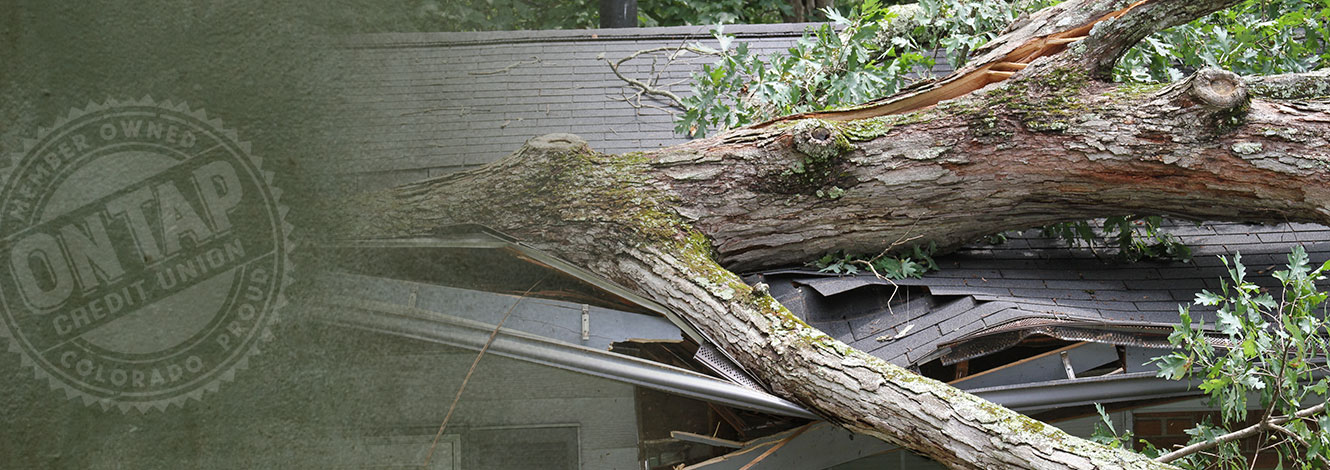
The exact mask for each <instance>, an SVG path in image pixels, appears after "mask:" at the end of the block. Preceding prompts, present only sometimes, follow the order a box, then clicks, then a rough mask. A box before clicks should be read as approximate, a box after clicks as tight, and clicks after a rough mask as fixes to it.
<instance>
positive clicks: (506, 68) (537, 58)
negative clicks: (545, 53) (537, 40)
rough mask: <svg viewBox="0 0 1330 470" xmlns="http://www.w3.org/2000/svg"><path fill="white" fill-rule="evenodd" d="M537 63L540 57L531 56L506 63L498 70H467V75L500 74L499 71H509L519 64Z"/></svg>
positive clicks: (519, 65)
mask: <svg viewBox="0 0 1330 470" xmlns="http://www.w3.org/2000/svg"><path fill="white" fill-rule="evenodd" d="M539 63H540V57H536V56H531V60H519V61H517V62H513V63H511V64H508V66H507V67H504V68H501V69H498V70H489V71H485V72H467V74H468V75H498V74H501V73H504V72H507V71H509V70H512V69H514V68H517V67H521V66H523V65H527V64H539Z"/></svg>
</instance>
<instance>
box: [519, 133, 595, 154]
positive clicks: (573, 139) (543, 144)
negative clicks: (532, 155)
mask: <svg viewBox="0 0 1330 470" xmlns="http://www.w3.org/2000/svg"><path fill="white" fill-rule="evenodd" d="M526 147H528V148H531V149H533V150H539V151H546V152H567V151H576V150H582V149H586V148H589V145H588V144H587V142H586V139H583V138H581V137H579V136H577V135H576V134H561V133H560V134H545V135H540V136H536V137H532V138H531V139H530V140H527V141H526Z"/></svg>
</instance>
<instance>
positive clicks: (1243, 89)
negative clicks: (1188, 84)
mask: <svg viewBox="0 0 1330 470" xmlns="http://www.w3.org/2000/svg"><path fill="white" fill-rule="evenodd" d="M1191 95H1192V96H1193V97H1195V98H1196V100H1197V101H1199V102H1201V104H1204V105H1206V106H1209V107H1212V108H1218V109H1230V108H1234V107H1237V106H1240V105H1242V104H1243V103H1246V102H1247V83H1246V82H1245V81H1243V80H1242V77H1239V76H1238V74H1235V73H1233V72H1229V71H1227V70H1220V69H1214V68H1209V69H1203V70H1201V71H1199V72H1196V76H1195V78H1194V79H1193V80H1192V88H1191Z"/></svg>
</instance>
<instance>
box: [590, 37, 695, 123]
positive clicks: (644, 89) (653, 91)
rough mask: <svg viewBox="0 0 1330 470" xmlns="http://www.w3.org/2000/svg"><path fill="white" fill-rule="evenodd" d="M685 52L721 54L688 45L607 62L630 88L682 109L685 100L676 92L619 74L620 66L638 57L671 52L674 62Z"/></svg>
mask: <svg viewBox="0 0 1330 470" xmlns="http://www.w3.org/2000/svg"><path fill="white" fill-rule="evenodd" d="M684 51H687V52H692V53H694V54H697V55H717V54H718V53H719V52H718V51H714V50H710V49H703V48H700V47H694V46H688V45H680V46H677V47H656V48H651V49H643V50H640V51H636V52H633V53H632V54H628V55H627V56H624V57H623V58H620V59H619V60H614V61H612V60H609V59H605V62H607V63H609V65H610V70H611V71H613V72H614V76H616V77H619V80H623V81H624V83H627V84H628V85H629V86H631V87H633V88H636V89H638V91H639V92H641V93H644V94H647V95H651V96H659V97H662V98H666V99H668V100H670V102H671V104H672V105H673V106H675V107H677V108H680V109H682V108H683V107H684V105H683V99H682V98H680V97H679V95H676V94H674V92H672V91H669V90H666V89H664V88H657V87H654V86H652V85H651V84H648V83H647V82H643V81H641V80H637V79H634V78H629V77H627V76H624V74H623V73H621V72H619V66H620V65H623V63H624V62H627V61H630V60H633V59H635V58H637V57H640V56H643V55H646V54H652V53H656V52H670V55H669V56H668V57H669V61H670V62H674V60H675V59H676V58H678V56H679V54H680V53H682V52H684ZM653 78H654V77H653Z"/></svg>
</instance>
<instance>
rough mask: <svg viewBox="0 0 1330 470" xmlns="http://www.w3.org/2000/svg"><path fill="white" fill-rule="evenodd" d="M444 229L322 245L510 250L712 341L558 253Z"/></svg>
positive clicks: (732, 367) (493, 234) (727, 358)
mask: <svg viewBox="0 0 1330 470" xmlns="http://www.w3.org/2000/svg"><path fill="white" fill-rule="evenodd" d="M445 230H452V231H454V232H456V233H457V235H453V234H449V236H450V237H452V238H400V239H373V240H348V241H341V242H336V243H331V244H328V245H326V246H329V247H343V248H345V247H351V248H408V249H409V248H487V249H510V250H514V251H516V252H518V253H519V254H520V255H522V256H526V257H528V258H530V259H531V260H534V261H535V262H537V263H541V264H544V265H546V266H549V267H550V268H552V269H555V270H558V271H560V272H563V273H565V274H567V275H569V276H572V277H573V278H576V279H577V280H579V281H582V282H585V283H587V284H589V285H592V286H595V287H596V288H599V289H602V290H604V291H606V292H609V293H610V294H613V295H616V296H619V297H620V298H622V299H624V300H627V301H629V302H632V303H634V304H637V305H638V306H641V307H642V308H644V309H646V310H648V311H651V312H653V313H656V314H658V315H660V316H663V317H665V319H667V320H669V321H670V323H673V324H674V326H676V327H678V328H679V330H681V331H683V333H684V335H686V336H688V338H689V339H691V340H692V341H693V342H694V343H697V344H698V345H699V346H701V345H707V344H711V345H715V344H716V342H715V341H712V340H711V338H709V337H707V336H706V334H705V333H703V332H701V331H700V330H698V329H697V328H696V327H694V326H693V324H692V323H690V322H689V321H688V320H686V319H684V318H683V317H681V316H679V315H678V314H676V313H675V312H674V311H672V310H670V309H669V308H668V307H666V306H664V305H661V304H660V303H657V302H656V301H654V300H651V299H648V298H646V297H644V296H642V295H641V294H638V293H636V292H633V291H631V290H628V289H625V288H623V287H622V286H620V285H618V284H615V283H613V282H609V281H607V280H605V279H604V278H602V277H600V276H598V275H596V274H594V273H592V272H590V271H587V270H585V269H582V268H581V267H580V266H577V265H575V264H573V263H570V262H567V261H564V260H562V259H559V258H558V257H555V256H553V255H550V254H548V253H545V252H544V251H542V250H539V249H537V248H533V247H530V246H527V245H525V244H522V243H520V242H518V241H516V240H515V239H513V238H512V237H509V236H507V235H505V234H503V233H502V232H498V231H496V230H493V229H490V228H488V227H485V226H482V225H475V224H468V225H459V226H454V227H451V228H446V229H445ZM714 349H715V352H717V353H719V354H720V356H719V357H717V358H715V359H720V361H716V360H712V361H703V363H705V364H709V365H710V364H713V363H716V362H719V364H717V365H716V366H712V368H713V369H714V370H715V371H716V372H717V373H721V374H724V375H726V376H729V375H731V374H732V373H733V372H735V371H737V372H740V373H742V374H744V375H746V376H747V377H745V378H746V379H747V380H738V381H737V382H738V383H740V384H743V385H746V386H749V387H750V388H753V389H754V390H755V391H759V392H764V391H765V390H763V389H762V388H759V387H754V385H756V384H758V383H759V382H757V381H756V380H754V379H753V378H752V373H750V372H748V371H747V370H746V369H744V368H743V366H741V365H739V361H736V360H734V357H733V356H731V355H730V354H729V353H727V352H725V350H723V349H720V348H714ZM726 362H728V363H726Z"/></svg>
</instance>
